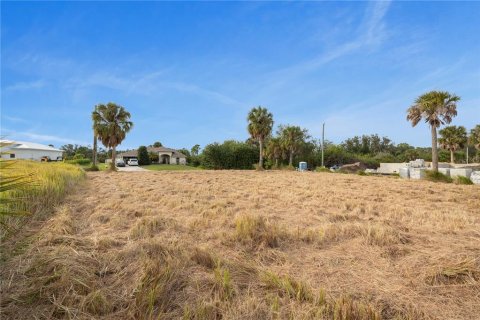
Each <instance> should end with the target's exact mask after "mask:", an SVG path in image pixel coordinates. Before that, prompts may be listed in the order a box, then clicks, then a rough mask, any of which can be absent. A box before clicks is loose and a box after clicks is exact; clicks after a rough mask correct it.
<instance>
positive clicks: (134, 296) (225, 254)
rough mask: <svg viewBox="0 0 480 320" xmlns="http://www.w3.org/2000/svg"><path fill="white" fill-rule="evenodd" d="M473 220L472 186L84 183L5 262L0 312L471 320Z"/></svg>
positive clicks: (475, 273)
mask: <svg viewBox="0 0 480 320" xmlns="http://www.w3.org/2000/svg"><path fill="white" fill-rule="evenodd" d="M479 221H480V188H479V187H478V186H471V185H468V186H467V185H455V184H438V183H433V182H429V181H411V180H401V179H391V178H388V177H370V176H358V175H343V174H342V175H338V174H330V173H312V172H290V171H265V172H256V171H208V170H204V171H189V172H185V171H171V172H168V171H165V172H155V171H151V172H137V173H136V174H135V175H131V174H128V175H127V174H120V173H112V172H90V173H88V180H87V182H86V184H85V187H84V188H82V189H81V190H78V191H77V192H76V193H74V194H72V195H71V196H69V197H68V198H67V200H66V203H65V204H64V205H62V206H60V207H58V208H57V210H56V213H55V215H53V216H52V217H51V219H49V220H48V221H46V222H45V223H43V224H42V225H39V226H37V227H36V229H35V233H34V238H35V241H31V242H30V244H29V245H28V247H27V248H26V249H25V250H24V252H23V253H22V254H19V255H17V256H15V257H12V258H10V259H8V261H6V262H5V263H3V265H2V266H1V269H0V270H1V271H0V276H1V279H8V281H2V282H1V283H0V286H1V287H0V290H1V292H2V305H1V308H2V317H5V318H8V319H25V318H72V319H74V318H80V319H93V318H101V319H212V320H213V319H252V320H253V319H312V320H313V319H335V320H337V319H338V320H340V319H342V320H353V319H365V320H366V319H370V320H377V319H477V318H478V305H480V296H479V295H478V292H479V290H480V246H479V245H478V244H479V241H480V235H479V233H478V223H479ZM14 240H15V241H16V240H21V239H11V241H14Z"/></svg>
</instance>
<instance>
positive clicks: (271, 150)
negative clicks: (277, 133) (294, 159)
mask: <svg viewBox="0 0 480 320" xmlns="http://www.w3.org/2000/svg"><path fill="white" fill-rule="evenodd" d="M265 153H266V156H267V157H268V158H269V159H271V160H273V161H275V168H278V160H279V159H280V158H281V157H282V153H283V150H282V143H281V141H280V138H271V139H269V140H268V142H267V148H266V150H265Z"/></svg>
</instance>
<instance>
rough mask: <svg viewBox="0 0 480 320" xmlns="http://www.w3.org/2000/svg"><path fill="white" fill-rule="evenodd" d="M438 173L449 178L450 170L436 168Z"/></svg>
mask: <svg viewBox="0 0 480 320" xmlns="http://www.w3.org/2000/svg"><path fill="white" fill-rule="evenodd" d="M438 172H440V173H443V174H444V175H446V176H447V177H450V168H438Z"/></svg>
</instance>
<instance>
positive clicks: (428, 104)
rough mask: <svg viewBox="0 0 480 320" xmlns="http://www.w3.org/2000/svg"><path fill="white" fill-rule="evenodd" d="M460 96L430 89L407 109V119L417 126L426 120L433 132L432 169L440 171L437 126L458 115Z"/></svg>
mask: <svg viewBox="0 0 480 320" xmlns="http://www.w3.org/2000/svg"><path fill="white" fill-rule="evenodd" d="M459 100H460V97H458V96H456V95H454V94H450V93H448V92H446V91H430V92H427V93H425V94H423V95H421V96H420V97H418V98H417V99H416V100H415V103H414V104H413V105H412V106H411V107H410V108H408V110H407V120H408V121H410V122H411V123H412V126H413V127H414V126H416V125H417V124H418V123H419V122H420V121H421V120H424V121H425V122H426V123H428V125H429V126H430V130H431V134H432V169H433V171H438V142H437V128H438V127H440V125H443V124H449V123H450V122H451V121H452V118H453V117H455V116H456V115H457V102H458V101H459Z"/></svg>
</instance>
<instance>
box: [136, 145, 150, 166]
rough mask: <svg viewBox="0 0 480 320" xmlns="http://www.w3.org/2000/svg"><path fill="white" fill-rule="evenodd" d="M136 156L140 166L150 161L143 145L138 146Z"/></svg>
mask: <svg viewBox="0 0 480 320" xmlns="http://www.w3.org/2000/svg"><path fill="white" fill-rule="evenodd" d="M137 158H138V164H139V165H141V166H145V165H149V164H150V163H151V162H150V157H149V155H148V150H147V147H145V146H140V147H139V148H138V150H137Z"/></svg>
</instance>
